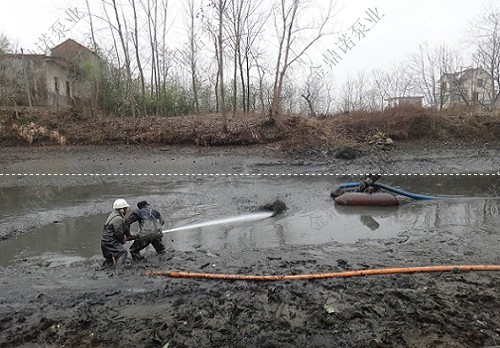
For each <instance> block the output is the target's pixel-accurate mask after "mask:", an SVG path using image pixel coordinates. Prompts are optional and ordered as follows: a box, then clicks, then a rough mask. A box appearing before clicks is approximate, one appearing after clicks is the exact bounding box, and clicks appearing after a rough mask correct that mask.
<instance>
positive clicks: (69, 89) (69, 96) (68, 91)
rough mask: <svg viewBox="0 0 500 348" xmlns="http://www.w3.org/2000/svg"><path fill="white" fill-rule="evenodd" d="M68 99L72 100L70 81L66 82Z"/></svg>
mask: <svg viewBox="0 0 500 348" xmlns="http://www.w3.org/2000/svg"><path fill="white" fill-rule="evenodd" d="M66 97H68V98H71V85H70V83H69V81H66Z"/></svg>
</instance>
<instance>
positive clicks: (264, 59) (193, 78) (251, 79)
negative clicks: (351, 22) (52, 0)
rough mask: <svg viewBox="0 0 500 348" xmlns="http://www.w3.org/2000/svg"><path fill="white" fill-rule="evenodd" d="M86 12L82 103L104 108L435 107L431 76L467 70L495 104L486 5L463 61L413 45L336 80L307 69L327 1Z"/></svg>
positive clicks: (493, 48)
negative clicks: (417, 100)
mask: <svg viewBox="0 0 500 348" xmlns="http://www.w3.org/2000/svg"><path fill="white" fill-rule="evenodd" d="M85 5H86V6H85V10H83V9H82V10H81V11H82V12H85V14H86V15H87V16H86V19H87V23H88V32H89V34H88V36H87V42H82V43H84V44H86V45H87V46H88V47H89V48H91V49H92V50H93V51H95V52H97V54H98V56H99V58H100V64H99V65H98V66H85V65H84V66H82V67H81V68H82V69H83V71H84V72H85V74H86V75H87V78H88V79H89V80H91V81H92V93H93V94H92V97H91V99H92V106H94V107H100V108H102V109H104V110H105V111H107V112H109V113H117V114H128V115H131V116H141V115H152V114H154V115H166V116H175V115H179V114H202V113H209V112H217V113H220V114H221V115H222V117H223V120H224V124H226V119H227V117H235V116H236V115H237V114H241V113H261V114H264V115H267V116H268V117H269V119H270V120H274V119H275V118H276V117H279V116H281V115H284V114H287V113H303V114H308V115H311V116H314V115H320V114H328V113H334V112H337V111H339V110H340V111H342V112H351V111H354V110H360V109H365V110H376V109H383V108H384V107H385V106H386V105H387V99H388V98H392V97H404V96H410V95H422V96H424V97H425V103H426V105H430V106H434V107H437V108H440V107H441V106H442V105H443V103H444V95H443V90H442V89H441V86H440V85H439V83H438V81H439V79H440V77H441V76H442V75H443V74H452V73H455V72H458V71H461V70H463V69H465V68H467V67H481V68H484V69H485V70H486V71H487V72H488V74H489V80H490V81H489V84H488V86H491V87H489V89H488V91H487V92H488V95H489V96H488V100H489V99H491V100H493V101H495V103H492V104H491V105H487V106H489V107H490V108H494V106H495V104H496V103H498V102H500V11H498V10H495V9H489V10H487V11H485V13H484V15H483V16H481V18H478V20H477V21H475V22H474V23H473V24H472V25H471V33H470V38H471V39H472V40H471V41H472V43H471V45H470V47H472V48H473V50H472V51H473V53H474V55H473V56H472V54H469V52H467V51H463V52H460V53H459V52H457V51H455V50H453V49H450V45H449V44H447V45H444V44H443V45H439V46H433V45H430V44H428V43H422V44H420V45H419V46H418V47H416V48H415V50H414V52H413V53H412V54H411V55H410V56H409V57H408V58H407V59H405V60H404V61H402V62H399V63H397V64H395V65H393V66H391V67H387V68H385V69H383V70H382V69H380V68H378V69H374V70H371V71H370V70H367V71H361V72H355V73H352V74H350V75H349V76H348V77H347V78H345V79H343V80H340V79H338V77H337V76H335V71H333V72H332V73H328V74H325V73H324V72H321V71H320V70H321V67H318V65H317V63H316V64H314V63H312V62H314V61H315V60H314V59H313V58H314V56H321V55H323V54H324V53H325V50H326V48H325V47H326V46H325V43H328V42H330V43H332V42H335V41H334V40H330V39H331V38H332V35H334V36H333V39H335V38H337V39H338V37H339V34H333V32H334V31H333V29H334V27H335V24H336V20H337V18H336V17H335V15H334V11H333V10H334V5H335V4H334V2H333V1H330V0H328V1H324V0H273V1H263V0H254V1H252V0H186V1H185V2H183V3H182V5H179V4H176V6H172V3H171V2H169V1H168V0H125V1H116V0H102V1H90V0H86V1H85ZM174 9H176V11H177V12H175V11H174ZM174 23H176V25H175V26H174ZM179 23H180V25H179ZM326 39H328V41H325V40H326ZM332 45H333V44H330V46H328V47H330V48H331V47H333V46H332ZM9 51H16V47H15V46H14V47H13V45H11V43H10V42H9V40H8V38H6V37H5V35H1V34H0V53H6V52H9ZM341 68H342V67H339V69H341ZM459 92H460V91H458V93H459ZM465 92H466V91H463V93H462V96H463V98H462V99H463V101H464V102H465V103H467V102H468V99H467V98H466V93H465ZM459 94H460V93H459ZM224 128H226V126H224Z"/></svg>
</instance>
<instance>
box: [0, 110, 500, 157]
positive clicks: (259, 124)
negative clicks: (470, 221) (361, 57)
mask: <svg viewBox="0 0 500 348" xmlns="http://www.w3.org/2000/svg"><path fill="white" fill-rule="evenodd" d="M28 126H29V127H32V128H33V129H40V127H42V128H43V129H44V130H46V132H45V133H44V134H38V136H35V137H33V139H29V140H30V141H26V137H25V136H24V137H23V136H22V134H21V133H20V131H19V130H20V129H25V128H26V127H28ZM23 127H24V128H23ZM227 129H228V131H227V132H223V120H222V117H221V116H220V115H216V114H207V115H196V116H179V117H157V116H147V117H140V118H137V119H136V120H133V119H132V118H130V117H120V116H115V117H111V116H104V115H102V114H97V115H93V116H90V115H87V116H85V117H84V116H82V115H81V114H76V113H75V112H74V111H73V110H71V109H54V108H31V109H29V108H20V110H18V115H17V116H16V113H15V110H14V109H12V108H0V141H1V144H4V145H9V144H23V143H33V144H46V145H48V144H51V143H52V144H53V143H57V142H55V141H53V139H52V140H51V138H50V134H55V133H54V132H57V134H58V135H60V136H62V137H65V141H66V142H67V143H68V144H114V143H128V144H132V143H136V144H180V145H183V144H186V145H188V144H189V145H198V146H223V145H251V144H269V143H278V144H280V145H282V146H283V147H285V148H287V149H291V150H298V151H302V150H307V149H321V148H329V147H332V146H340V145H342V146H345V145H355V144H360V143H363V144H364V143H368V142H370V141H371V140H373V137H374V135H376V134H377V133H379V134H386V135H387V136H388V137H390V138H392V139H393V140H395V141H396V142H397V141H405V140H419V139H423V140H443V141H449V140H454V139H460V140H470V139H482V140H484V141H496V140H497V139H498V138H499V135H500V115H499V114H493V113H477V112H473V111H470V110H463V109H461V110H457V109H450V110H446V111H444V112H436V111H435V110H432V109H426V108H418V107H412V106H407V107H399V108H391V109H387V110H385V111H383V112H381V111H379V112H366V111H357V112H352V113H349V114H345V115H333V116H329V117H325V118H307V117H302V116H290V117H284V118H281V119H279V120H277V121H276V122H269V121H268V119H267V117H264V116H259V115H244V114H243V115H242V114H238V115H236V116H234V117H233V116H232V115H229V116H228V118H227ZM23 134H24V133H23Z"/></svg>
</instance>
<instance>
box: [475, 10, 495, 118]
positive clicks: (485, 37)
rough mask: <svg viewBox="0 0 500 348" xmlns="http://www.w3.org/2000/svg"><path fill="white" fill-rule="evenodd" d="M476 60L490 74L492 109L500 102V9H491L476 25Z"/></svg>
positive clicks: (489, 92)
mask: <svg viewBox="0 0 500 348" xmlns="http://www.w3.org/2000/svg"><path fill="white" fill-rule="evenodd" d="M473 31H474V44H475V46H476V53H475V60H476V62H477V64H478V65H479V67H482V68H483V69H485V70H486V71H487V72H488V74H489V79H490V81H489V91H488V94H489V96H488V97H489V99H490V109H491V110H494V109H495V108H496V107H497V104H498V103H499V102H500V11H499V10H495V9H490V10H489V11H488V12H487V13H485V14H484V15H483V16H482V17H481V18H480V19H479V20H478V21H477V22H476V23H475V24H474V25H473Z"/></svg>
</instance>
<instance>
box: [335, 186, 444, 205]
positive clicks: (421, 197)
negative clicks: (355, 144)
mask: <svg viewBox="0 0 500 348" xmlns="http://www.w3.org/2000/svg"><path fill="white" fill-rule="evenodd" d="M358 186H359V182H348V183H345V184H341V185H339V186H338V187H337V190H338V189H346V188H353V187H358ZM373 186H375V187H378V188H381V189H384V190H387V191H390V192H393V193H397V194H399V195H402V196H406V197H409V198H413V199H418V200H426V201H430V200H434V199H440V198H445V197H436V196H427V195H421V194H418V193H411V192H407V191H403V190H400V189H397V188H395V187H392V186H389V185H384V184H377V183H374V184H373Z"/></svg>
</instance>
